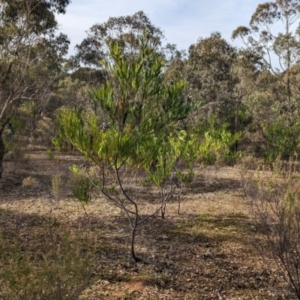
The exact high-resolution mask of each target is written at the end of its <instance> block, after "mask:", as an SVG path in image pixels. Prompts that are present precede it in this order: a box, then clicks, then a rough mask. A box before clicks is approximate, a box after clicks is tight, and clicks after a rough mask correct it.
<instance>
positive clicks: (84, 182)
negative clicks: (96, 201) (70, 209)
mask: <svg viewBox="0 0 300 300" xmlns="http://www.w3.org/2000/svg"><path fill="white" fill-rule="evenodd" d="M91 189H92V184H91V182H90V180H89V179H88V178H86V177H83V176H78V177H77V178H76V179H75V183H74V188H73V193H74V196H75V197H76V198H77V199H78V200H79V201H80V202H83V203H88V202H89V201H90V200H91Z"/></svg>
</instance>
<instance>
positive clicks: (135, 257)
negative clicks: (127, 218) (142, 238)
mask: <svg viewBox="0 0 300 300" xmlns="http://www.w3.org/2000/svg"><path fill="white" fill-rule="evenodd" d="M136 230H137V225H135V226H134V228H133V229H132V232H131V256H132V258H133V259H134V260H135V262H139V261H142V260H141V259H140V258H139V257H137V256H136V254H135V248H134V246H135V235H136Z"/></svg>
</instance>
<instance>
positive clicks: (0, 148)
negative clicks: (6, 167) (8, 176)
mask: <svg viewBox="0 0 300 300" xmlns="http://www.w3.org/2000/svg"><path fill="white" fill-rule="evenodd" d="M4 154H5V145H4V141H3V137H2V133H0V178H1V176H2V172H3V158H4Z"/></svg>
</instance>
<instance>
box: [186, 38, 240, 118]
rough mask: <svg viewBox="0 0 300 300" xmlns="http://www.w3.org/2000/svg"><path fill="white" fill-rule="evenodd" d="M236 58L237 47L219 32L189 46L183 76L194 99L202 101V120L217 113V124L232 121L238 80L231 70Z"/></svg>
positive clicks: (236, 106) (235, 107)
mask: <svg viewBox="0 0 300 300" xmlns="http://www.w3.org/2000/svg"><path fill="white" fill-rule="evenodd" d="M236 57H237V52H236V49H235V48H234V47H232V46H231V45H229V44H228V43H227V42H226V41H225V40H224V39H223V38H222V37H221V34H220V33H218V32H216V33H213V34H211V36H210V37H208V38H201V39H199V40H198V42H197V43H196V44H193V45H191V46H190V48H189V56H188V59H187V61H186V64H185V76H186V78H187V81H188V83H189V85H190V89H191V93H192V96H193V98H194V99H196V100H197V99H198V101H201V105H200V111H199V112H200V113H201V114H200V115H199V116H201V117H202V119H206V120H207V119H208V118H207V116H209V115H217V119H218V120H219V122H220V123H222V122H228V121H229V122H231V121H230V119H231V118H232V117H234V114H235V112H236V111H237V110H238V102H237V99H236V98H235V94H234V89H235V86H236V84H237V83H238V79H237V77H236V76H235V74H234V72H233V69H234V63H235V61H236ZM199 116H198V117H199Z"/></svg>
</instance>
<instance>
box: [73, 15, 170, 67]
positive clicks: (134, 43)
mask: <svg viewBox="0 0 300 300" xmlns="http://www.w3.org/2000/svg"><path fill="white" fill-rule="evenodd" d="M145 32H147V35H148V39H149V40H151V42H152V43H153V45H155V47H159V46H161V43H162V39H163V38H164V35H163V33H162V31H161V30H160V29H159V28H157V27H155V26H154V25H153V24H152V23H151V21H150V20H149V18H148V17H147V15H146V14H145V13H144V12H143V11H139V12H136V13H135V14H133V15H131V16H122V17H110V18H109V19H108V21H107V22H105V23H102V24H95V25H93V26H92V27H91V28H90V29H89V30H88V31H87V35H88V36H87V38H85V39H84V40H83V41H82V42H81V43H80V44H79V45H77V46H76V50H77V53H76V55H75V57H74V58H75V59H76V60H77V62H78V63H82V64H84V65H88V66H90V67H94V68H101V67H102V63H101V62H102V60H103V58H107V55H109V47H108V44H109V43H110V42H111V41H115V42H116V43H118V45H119V47H120V48H122V49H123V51H124V55H126V56H127V57H131V56H134V55H135V53H136V51H137V52H138V51H139V50H138V48H139V39H140V37H141V36H142V35H143V34H144V33H145Z"/></svg>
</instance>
